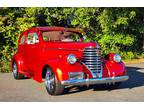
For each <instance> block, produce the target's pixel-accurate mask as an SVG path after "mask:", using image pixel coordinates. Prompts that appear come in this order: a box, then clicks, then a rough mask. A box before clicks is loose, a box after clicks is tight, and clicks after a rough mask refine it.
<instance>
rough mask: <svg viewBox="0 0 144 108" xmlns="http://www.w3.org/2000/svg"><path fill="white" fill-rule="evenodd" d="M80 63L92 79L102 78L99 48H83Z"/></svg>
mask: <svg viewBox="0 0 144 108" xmlns="http://www.w3.org/2000/svg"><path fill="white" fill-rule="evenodd" d="M82 62H83V63H84V64H85V66H86V67H87V68H88V69H89V71H90V72H91V73H92V75H93V77H94V78H100V77H102V64H101V51H100V49H99V48H91V47H89V48H85V49H84V52H83V58H82Z"/></svg>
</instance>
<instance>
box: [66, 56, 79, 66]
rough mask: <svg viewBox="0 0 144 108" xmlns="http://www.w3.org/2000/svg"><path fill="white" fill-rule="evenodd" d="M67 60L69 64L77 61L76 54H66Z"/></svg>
mask: <svg viewBox="0 0 144 108" xmlns="http://www.w3.org/2000/svg"><path fill="white" fill-rule="evenodd" d="M67 61H68V62H69V63H70V64H74V63H75V62H76V61H77V59H76V56H75V55H73V54H70V55H68V57H67Z"/></svg>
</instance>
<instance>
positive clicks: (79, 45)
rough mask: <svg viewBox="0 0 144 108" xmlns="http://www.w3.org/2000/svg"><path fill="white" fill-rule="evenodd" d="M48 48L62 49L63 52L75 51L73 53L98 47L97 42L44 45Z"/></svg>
mask: <svg viewBox="0 0 144 108" xmlns="http://www.w3.org/2000/svg"><path fill="white" fill-rule="evenodd" d="M46 44H47V45H48V46H49V48H54V49H63V50H71V51H72V50H73V51H74V50H75V51H83V50H84V48H87V47H97V48H99V45H98V43H97V42H51V44H48V43H46Z"/></svg>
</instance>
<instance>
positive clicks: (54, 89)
mask: <svg viewBox="0 0 144 108" xmlns="http://www.w3.org/2000/svg"><path fill="white" fill-rule="evenodd" d="M45 86H46V89H47V92H48V93H49V94H50V95H59V94H62V93H63V91H64V86H63V85H61V83H60V82H59V81H58V80H57V78H56V76H55V74H54V72H53V71H52V70H51V69H50V68H48V67H47V68H46V75H45Z"/></svg>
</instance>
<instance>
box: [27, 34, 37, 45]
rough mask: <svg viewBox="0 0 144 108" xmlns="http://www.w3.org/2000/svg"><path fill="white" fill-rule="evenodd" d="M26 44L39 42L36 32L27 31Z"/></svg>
mask: <svg viewBox="0 0 144 108" xmlns="http://www.w3.org/2000/svg"><path fill="white" fill-rule="evenodd" d="M26 43H27V44H35V43H39V39H38V35H37V34H36V33H29V34H28V36H27V40H26Z"/></svg>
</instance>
